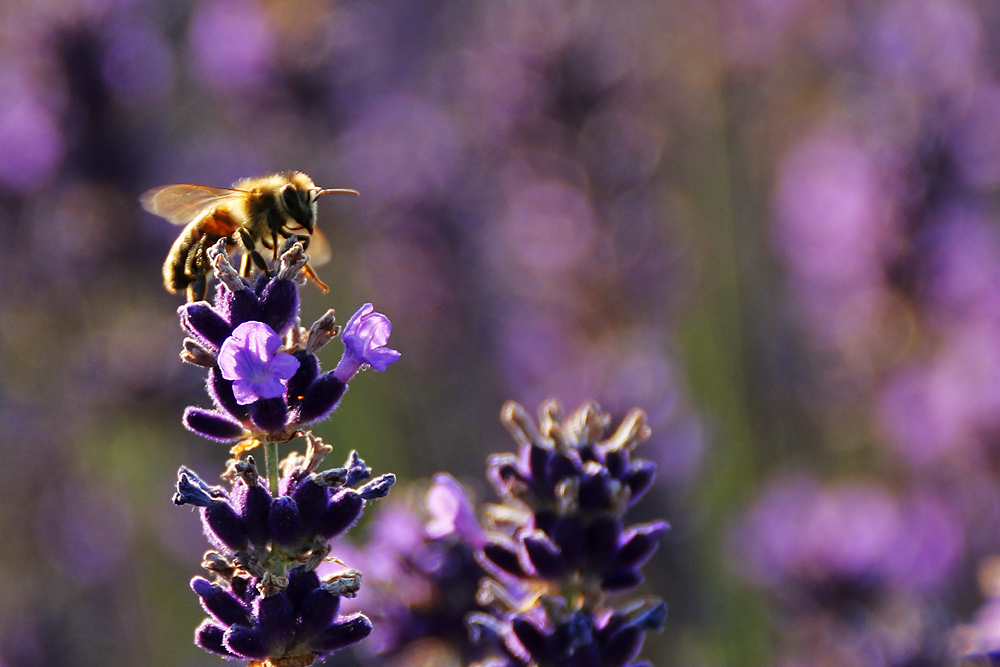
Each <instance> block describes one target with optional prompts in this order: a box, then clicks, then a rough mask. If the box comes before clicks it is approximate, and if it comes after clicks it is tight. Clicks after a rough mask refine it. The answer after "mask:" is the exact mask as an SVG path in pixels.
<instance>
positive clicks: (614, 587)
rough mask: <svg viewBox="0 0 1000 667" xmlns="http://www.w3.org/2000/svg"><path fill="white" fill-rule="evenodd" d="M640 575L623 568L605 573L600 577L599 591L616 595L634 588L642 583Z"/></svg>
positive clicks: (637, 572) (636, 571)
mask: <svg viewBox="0 0 1000 667" xmlns="http://www.w3.org/2000/svg"><path fill="white" fill-rule="evenodd" d="M642 579H643V577H642V574H641V573H640V572H639V571H638V570H634V569H631V568H624V569H621V570H613V571H611V572H605V573H604V575H603V576H602V577H601V589H603V590H605V591H608V592H609V593H618V592H621V591H627V590H631V589H633V588H635V587H636V586H638V585H639V584H641V583H642Z"/></svg>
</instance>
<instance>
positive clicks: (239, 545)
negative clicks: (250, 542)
mask: <svg viewBox="0 0 1000 667" xmlns="http://www.w3.org/2000/svg"><path fill="white" fill-rule="evenodd" d="M201 518H202V523H203V524H204V527H205V533H206V535H208V537H209V538H215V539H214V540H213V542H214V543H216V544H217V546H220V547H227V548H229V549H231V550H233V551H243V550H245V549H246V548H247V539H248V538H247V526H246V524H245V523H244V522H243V519H242V518H240V515H239V514H237V513H236V510H234V509H233V508H232V506H231V505H230V504H229V503H227V502H225V501H222V500H220V501H217V502H215V503H212V504H211V505H209V506H208V507H206V508H205V509H204V510H202V515H201Z"/></svg>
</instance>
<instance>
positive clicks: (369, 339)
mask: <svg viewBox="0 0 1000 667" xmlns="http://www.w3.org/2000/svg"><path fill="white" fill-rule="evenodd" d="M391 331H392V323H391V322H390V321H389V318H388V317H386V316H385V315H383V314H382V313H376V312H375V308H374V307H373V306H372V305H371V304H370V303H366V304H365V305H363V306H361V309H360V310H359V311H358V312H356V313H354V315H352V316H351V319H349V320H347V324H345V325H344V330H343V332H342V333H341V336H340V337H341V340H343V341H344V356H343V357H341V359H340V363H338V364H337V368H336V369H334V371H333V374H334V376H336V377H337V379H339V380H340V381H341V382H344V383H346V382H349V381H350V380H351V378H353V377H354V376H355V375H357V373H358V371H360V370H361V367H362V366H363V365H365V364H368V365H369V366H371V367H372V368H374V369H375V370H377V371H384V370H385V369H386V368H388V367H389V365H390V364H392V363H393V362H395V361H396V360H397V359H399V357H400V354H399V352H398V351H397V350H394V349H392V348H390V347H386V346H385V345H386V343H388V342H389V333H390V332H391Z"/></svg>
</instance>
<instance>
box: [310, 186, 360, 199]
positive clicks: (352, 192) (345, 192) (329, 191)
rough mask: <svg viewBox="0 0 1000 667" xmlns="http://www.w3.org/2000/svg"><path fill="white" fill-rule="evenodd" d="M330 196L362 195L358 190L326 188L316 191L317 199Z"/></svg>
mask: <svg viewBox="0 0 1000 667" xmlns="http://www.w3.org/2000/svg"><path fill="white" fill-rule="evenodd" d="M330 194H343V195H360V194H361V193H360V192H358V191H357V190H352V189H351V188H326V189H322V190H316V196H317V197H321V196H323V195H330Z"/></svg>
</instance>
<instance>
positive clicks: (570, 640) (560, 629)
mask: <svg viewBox="0 0 1000 667" xmlns="http://www.w3.org/2000/svg"><path fill="white" fill-rule="evenodd" d="M552 638H553V641H554V644H555V648H556V652H557V653H559V654H573V655H574V657H577V658H583V660H582V662H581V661H580V660H575V661H574V664H594V665H600V664H601V661H600V657H601V656H600V654H599V653H596V652H595V651H596V649H597V647H596V646H595V642H594V619H593V617H592V616H591V615H590V614H587V613H585V612H582V611H578V612H576V613H574V614H573V615H572V616H570V618H569V619H568V620H567V621H566V622H563V623H560V624H559V625H558V626H556V631H555V632H554V633H553V637H552ZM587 649H590V650H587ZM588 658H589V660H588Z"/></svg>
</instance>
